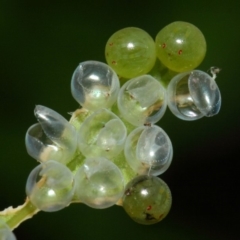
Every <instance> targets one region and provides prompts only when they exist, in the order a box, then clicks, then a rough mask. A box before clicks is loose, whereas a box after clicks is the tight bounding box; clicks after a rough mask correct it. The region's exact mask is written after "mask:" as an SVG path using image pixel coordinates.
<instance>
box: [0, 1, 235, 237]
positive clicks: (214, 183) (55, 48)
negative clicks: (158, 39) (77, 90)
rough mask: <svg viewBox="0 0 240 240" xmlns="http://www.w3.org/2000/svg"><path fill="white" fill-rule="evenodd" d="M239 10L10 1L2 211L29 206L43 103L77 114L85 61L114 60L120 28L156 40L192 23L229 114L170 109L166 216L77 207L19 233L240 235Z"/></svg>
mask: <svg viewBox="0 0 240 240" xmlns="http://www.w3.org/2000/svg"><path fill="white" fill-rule="evenodd" d="M239 10H240V4H239V2H238V1H233V0H229V1H205V0H196V1H192V0H191V1H190V0H188V1H178V0H175V1H174V0H173V1H157V0H155V1H154V0H148V1H130V0H129V1H125V0H124V1H108V0H99V1H97V0H95V1H80V0H79V1H30V0H28V1H27V0H22V1H17V0H1V2H0V97H1V101H0V114H1V115H0V116H1V117H0V126H1V133H0V143H1V145H0V146H1V155H0V189H1V193H0V209H4V208H6V207H8V206H10V205H12V206H14V207H16V206H17V205H19V204H22V203H23V201H24V199H25V183H26V179H27V176H28V174H29V173H30V171H31V170H32V169H33V168H34V167H35V166H36V165H37V162H36V161H35V160H33V159H31V158H30V157H29V156H28V155H27V152H26V149H25V144H24V137H25V132H26V131H27V129H28V127H29V126H30V125H32V124H33V123H35V122H36V120H35V118H34V115H33V109H34V107H35V105H36V104H41V105H45V106H47V107H50V108H52V109H54V110H56V111H57V112H59V113H60V114H62V115H63V116H64V117H66V118H69V117H70V116H69V115H68V112H71V111H73V110H75V109H76V108H77V107H78V104H77V103H76V102H75V101H74V99H73V98H72V96H71V93H70V80H71V75H72V73H73V71H74V69H75V68H76V67H77V65H78V63H79V62H82V61H85V60H98V61H105V59H104V48H105V44H106V41H107V40H108V38H109V37H110V36H111V35H112V34H113V33H114V32H115V31H117V30H119V29H121V28H124V27H129V26H135V27H139V28H142V29H144V30H145V31H147V32H148V33H149V34H150V35H151V36H152V37H153V38H155V36H156V34H157V33H158V31H159V30H160V29H161V28H163V27H164V26H165V25H167V24H169V23H171V22H173V21H177V20H181V21H187V22H190V23H192V24H194V25H196V26H197V27H198V28H200V29H201V31H202V32H203V34H204V35H205V38H206V40H207V44H208V51H207V55H206V58H205V60H204V61H203V63H202V64H201V66H199V69H201V70H204V71H206V70H208V69H209V68H210V67H211V66H218V67H220V68H222V71H221V73H220V74H219V76H218V78H217V83H218V86H219V88H220V89H221V94H222V99H223V102H222V109H221V111H220V114H219V115H217V116H216V117H213V118H204V119H201V120H198V121H195V122H184V121H182V120H180V119H177V118H176V117H175V116H173V115H172V114H171V113H170V111H169V110H168V111H167V112H166V114H165V116H164V117H163V118H162V120H160V122H159V125H160V126H161V127H162V128H164V130H165V131H166V132H167V133H168V135H169V136H170V138H171V140H172V143H173V147H174V158H173V163H172V165H171V167H170V168H169V170H168V171H167V172H166V173H164V174H163V175H162V176H161V178H162V179H164V180H165V181H166V182H167V183H168V185H169V187H170V188H171V191H172V195H173V206H172V210H171V212H170V213H169V215H168V216H167V218H166V219H165V220H163V221H162V222H160V223H159V224H156V225H152V226H142V225H138V224H136V223H134V222H133V221H132V220H131V219H130V218H129V217H128V216H127V215H126V214H125V212H124V210H123V209H122V208H120V207H112V208H109V209H106V210H94V209H91V208H89V207H87V206H84V205H81V204H74V205H71V206H70V207H68V208H66V209H64V210H62V211H59V212H56V213H39V214H37V215H36V216H35V217H34V218H33V219H31V220H28V221H26V222H24V223H23V224H22V225H21V226H20V227H19V228H18V229H16V230H15V234H16V236H17V238H18V240H19V239H35V240H40V239H41V240H42V239H44V240H45V239H46V240H49V239H60V240H65V239H66V240H68V239H69V240H72V239H84V240H89V239H106V240H110V239H116V240H118V239H119V240H120V239H124V238H126V239H130V238H131V239H138V240H142V239H151V240H158V239H159V240H160V239H163V240H168V239H170V240H182V239H183V240H188V239H190V240H198V239H199V240H215V239H216V240H223V239H224V240H225V239H226V240H235V239H240V237H238V236H237V232H238V231H237V228H239V224H240V220H239V214H240V211H239V201H240V198H239V196H238V195H237V192H238V190H239V180H238V178H237V174H238V176H239V173H238V172H239V171H238V168H237V163H238V161H239V149H240V144H239V134H240V127H239V117H240V101H239V100H240V94H239V88H240V79H239V56H240V51H239V43H240V27H239V22H238V21H239V20H240V11H239ZM237 181H238V182H237Z"/></svg>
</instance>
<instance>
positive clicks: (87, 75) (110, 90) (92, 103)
mask: <svg viewBox="0 0 240 240" xmlns="http://www.w3.org/2000/svg"><path fill="white" fill-rule="evenodd" d="M119 88H120V83H119V79H118V76H117V74H116V73H115V72H114V71H113V70H112V68H111V67H109V66H108V65H107V64H105V63H102V62H98V61H86V62H82V63H80V64H79V65H78V67H77V68H76V70H75V71H74V73H73V76H72V81H71V91H72V95H73V97H74V98H75V100H76V101H77V102H78V103H79V104H80V105H81V106H83V107H84V108H86V109H88V110H92V111H94V110H97V109H99V108H110V107H111V106H112V105H113V104H114V102H115V101H116V99H117V94H118V91H119Z"/></svg>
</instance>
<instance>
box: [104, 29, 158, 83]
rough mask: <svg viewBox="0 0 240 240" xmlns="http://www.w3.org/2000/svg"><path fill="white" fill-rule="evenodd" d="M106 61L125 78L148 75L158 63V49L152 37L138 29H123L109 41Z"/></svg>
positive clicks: (106, 49)
mask: <svg viewBox="0 0 240 240" xmlns="http://www.w3.org/2000/svg"><path fill="white" fill-rule="evenodd" d="M105 56H106V61H107V63H108V65H109V66H111V67H112V68H113V69H114V70H115V71H116V73H117V74H118V75H119V76H121V77H124V78H127V79H129V78H134V77H137V76H140V75H143V74H146V73H148V72H149V71H150V70H151V69H152V68H153V66H154V63H155V61H156V47H155V43H154V40H153V39H152V37H151V36H150V35H149V34H148V33H147V32H145V31H144V30H142V29H140V28H136V27H128V28H123V29H121V30H119V31H117V32H115V33H114V34H113V35H112V36H111V37H110V38H109V39H108V41H107V44H106V48H105Z"/></svg>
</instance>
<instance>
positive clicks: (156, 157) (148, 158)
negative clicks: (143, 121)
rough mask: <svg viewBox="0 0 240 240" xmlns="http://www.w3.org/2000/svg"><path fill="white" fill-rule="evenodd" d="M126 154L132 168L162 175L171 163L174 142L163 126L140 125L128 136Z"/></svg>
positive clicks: (141, 172)
mask: <svg viewBox="0 0 240 240" xmlns="http://www.w3.org/2000/svg"><path fill="white" fill-rule="evenodd" d="M124 154H125V157H126V160H127V162H128V163H129V165H130V166H131V167H132V169H133V170H134V171H135V172H136V173H138V174H140V175H142V174H150V175H155V176H157V175H160V174H162V173H163V172H165V171H166V170H167V169H168V167H169V166H170V164H171V161H172V157H173V148H172V143H171V141H170V139H169V137H168V135H167V134H166V132H165V131H163V129H162V128H160V127H158V126H156V125H153V126H150V127H148V126H147V127H145V126H142V127H138V128H136V129H135V130H133V131H132V132H131V133H130V134H129V135H128V137H127V140H126V143H125V147H124Z"/></svg>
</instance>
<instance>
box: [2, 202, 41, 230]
mask: <svg viewBox="0 0 240 240" xmlns="http://www.w3.org/2000/svg"><path fill="white" fill-rule="evenodd" d="M39 211H40V210H39V209H37V208H36V207H35V206H34V205H33V204H32V203H31V202H30V200H29V199H28V198H27V199H26V201H25V203H24V204H23V205H20V206H18V207H16V208H13V207H8V208H6V209H5V210H3V211H1V212H0V219H2V220H3V221H4V222H5V223H6V224H7V225H8V226H9V228H10V229H12V230H13V229H15V228H17V227H18V226H19V225H20V224H21V223H22V222H24V221H25V220H27V219H29V218H31V217H32V216H33V215H35V214H36V213H37V212H39Z"/></svg>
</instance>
